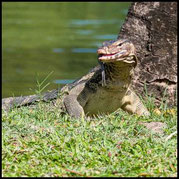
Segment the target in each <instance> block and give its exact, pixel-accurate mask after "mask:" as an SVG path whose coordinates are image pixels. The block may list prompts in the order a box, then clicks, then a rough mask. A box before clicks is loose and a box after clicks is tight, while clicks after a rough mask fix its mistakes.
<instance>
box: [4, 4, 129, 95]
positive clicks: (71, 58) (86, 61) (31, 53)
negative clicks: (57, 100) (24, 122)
mask: <svg viewBox="0 0 179 179" xmlns="http://www.w3.org/2000/svg"><path fill="white" fill-rule="evenodd" d="M129 6H130V3H127V2H125V3H124V2H59V3H58V2H53V3H48V2H38V3H36V2H34V3H33V2H3V3H2V52H3V54H2V57H3V58H2V97H9V96H20V95H29V94H34V91H35V89H37V86H36V84H37V83H36V79H38V80H39V81H42V80H43V79H44V78H45V77H46V76H47V75H48V74H49V73H50V72H52V71H53V73H52V75H50V77H49V81H50V83H51V84H50V86H48V88H47V89H46V90H48V89H53V88H57V87H59V85H60V84H62V83H64V84H65V83H67V82H71V80H73V79H77V78H79V77H81V76H82V75H84V74H85V73H87V72H88V71H89V70H90V69H91V68H92V67H94V66H95V65H96V64H97V55H96V50H97V48H98V47H99V46H100V45H101V44H102V42H103V41H106V40H113V39H116V38H117V35H118V33H119V30H120V27H121V25H122V24H123V22H124V19H125V17H126V15H127V12H128V8H129Z"/></svg>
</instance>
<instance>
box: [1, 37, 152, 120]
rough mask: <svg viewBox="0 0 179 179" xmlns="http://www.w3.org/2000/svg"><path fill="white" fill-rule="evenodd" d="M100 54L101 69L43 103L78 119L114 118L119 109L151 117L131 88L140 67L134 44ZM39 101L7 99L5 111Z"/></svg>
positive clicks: (113, 44)
mask: <svg viewBox="0 0 179 179" xmlns="http://www.w3.org/2000/svg"><path fill="white" fill-rule="evenodd" d="M97 54H98V62H99V65H98V66H96V67H94V68H93V69H92V70H90V71H89V72H88V73H87V74H86V75H84V76H82V77H81V78H80V79H77V80H76V81H74V82H73V83H71V84H67V85H66V86H64V87H63V88H62V89H60V93H61V94H63V95H62V97H61V98H59V97H58V94H59V91H58V90H52V91H51V92H47V93H45V94H44V95H42V97H41V99H42V100H44V101H47V100H54V99H55V100H56V101H55V104H56V106H58V107H60V108H62V109H63V111H65V112H67V113H68V114H69V115H70V116H72V117H75V118H79V117H82V116H85V115H86V116H95V115H100V114H110V113H112V112H114V111H116V110H117V109H119V108H121V109H123V110H124V111H127V112H129V113H131V114H137V115H139V116H140V115H150V113H149V111H148V110H147V108H146V107H145V106H144V105H143V103H142V102H141V100H140V98H139V97H138V96H137V95H136V94H135V92H134V91H133V90H132V89H131V88H130V86H131V80H132V75H133V72H134V69H135V67H136V65H137V57H136V51H135V47H134V45H133V43H132V42H131V41H129V40H127V39H118V40H114V41H107V42H104V43H103V45H102V47H100V48H99V49H98V50H97ZM39 100H40V98H39V96H38V95H31V96H24V97H15V98H4V99H2V108H3V109H4V110H7V109H10V108H12V107H13V106H14V104H15V105H16V106H22V105H27V104H31V103H33V102H36V101H39ZM58 104H60V105H58Z"/></svg>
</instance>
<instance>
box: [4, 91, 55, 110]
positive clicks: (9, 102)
mask: <svg viewBox="0 0 179 179" xmlns="http://www.w3.org/2000/svg"><path fill="white" fill-rule="evenodd" d="M57 96H58V90H52V91H50V92H46V93H44V94H43V95H42V96H40V95H30V96H19V97H9V98H3V99H2V109H3V110H5V111H8V110H9V109H12V108H13V107H19V106H24V105H29V104H32V103H34V102H38V101H40V100H42V101H49V100H52V99H55V98H57Z"/></svg>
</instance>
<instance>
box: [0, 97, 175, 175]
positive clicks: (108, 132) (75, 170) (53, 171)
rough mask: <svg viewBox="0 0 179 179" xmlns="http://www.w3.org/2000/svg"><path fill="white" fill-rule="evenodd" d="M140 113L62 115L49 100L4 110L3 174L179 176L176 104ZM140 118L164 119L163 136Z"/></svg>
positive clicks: (148, 104)
mask: <svg viewBox="0 0 179 179" xmlns="http://www.w3.org/2000/svg"><path fill="white" fill-rule="evenodd" d="M146 101H147V104H146V106H147V107H148V108H149V110H150V112H151V113H152V115H151V116H150V117H138V116H136V115H129V114H128V113H126V112H124V111H122V110H119V111H117V112H114V113H112V114H110V115H107V116H98V117H96V118H91V119H90V118H87V119H84V118H81V119H75V118H71V117H70V116H68V115H64V116H63V117H62V116H61V115H60V113H59V109H51V108H50V103H47V104H45V103H39V104H38V105H36V107H35V108H32V107H31V108H30V107H27V106H26V107H25V106H24V107H21V108H15V109H13V110H11V111H9V112H8V113H6V112H4V111H3V112H2V173H3V176H4V177H17V176H20V177H21V176H28V177H35V176H36V177H42V176H46V177H47V176H53V177H54V176H60V177H61V176H101V177H102V176H107V177H109V176H121V177H138V176H152V177H157V176H165V177H166V176H177V156H176V150H177V140H176V135H173V136H172V137H171V138H170V139H168V140H166V138H167V137H168V136H169V135H170V134H171V133H173V132H175V131H176V128H177V114H176V111H177V108H176V107H175V108H173V109H171V110H168V111H166V105H163V104H162V105H161V108H159V111H160V114H158V113H154V112H153V111H155V108H156V106H155V105H154V103H153V100H152V98H150V97H149V99H148V100H146ZM139 121H143V122H144V121H145V122H151V121H155V122H164V123H165V124H166V125H167V127H166V128H165V129H164V132H163V133H162V134H159V133H154V132H152V131H150V130H149V129H147V128H145V127H144V126H143V125H140V124H139Z"/></svg>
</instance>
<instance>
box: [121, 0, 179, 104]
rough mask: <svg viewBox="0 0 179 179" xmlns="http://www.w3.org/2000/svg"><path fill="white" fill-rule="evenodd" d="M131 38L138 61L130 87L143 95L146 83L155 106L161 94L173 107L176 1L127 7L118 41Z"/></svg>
mask: <svg viewBox="0 0 179 179" xmlns="http://www.w3.org/2000/svg"><path fill="white" fill-rule="evenodd" d="M120 37H122V38H127V39H130V40H131V41H132V42H133V43H134V45H135V47H136V50H137V56H138V59H139V63H138V66H137V68H136V71H135V74H134V79H133V83H132V87H133V88H134V90H135V91H136V92H137V93H138V94H141V95H142V96H144V92H145V90H144V89H145V84H146V88H147V92H148V94H149V95H153V96H155V97H156V101H155V102H156V104H159V103H160V102H161V101H162V100H163V99H162V98H163V95H164V91H165V92H166V95H165V96H166V97H167V98H168V99H165V100H167V102H168V104H169V106H171V105H176V91H177V89H176V88H177V2H135V3H132V5H131V7H130V8H129V12H128V15H127V18H126V21H125V23H124V24H123V26H122V28H121V31H120V33H119V35H118V38H120Z"/></svg>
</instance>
